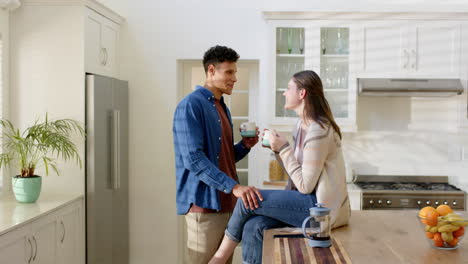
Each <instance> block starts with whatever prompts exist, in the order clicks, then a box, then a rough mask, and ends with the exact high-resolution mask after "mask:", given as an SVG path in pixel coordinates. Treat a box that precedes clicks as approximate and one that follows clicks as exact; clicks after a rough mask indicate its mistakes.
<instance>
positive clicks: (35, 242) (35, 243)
mask: <svg viewBox="0 0 468 264" xmlns="http://www.w3.org/2000/svg"><path fill="white" fill-rule="evenodd" d="M33 240H34V246H35V248H36V251H35V252H34V257H33V261H35V260H36V256H37V241H36V237H34V236H33Z"/></svg>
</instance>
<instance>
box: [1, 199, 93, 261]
mask: <svg viewBox="0 0 468 264" xmlns="http://www.w3.org/2000/svg"><path fill="white" fill-rule="evenodd" d="M82 212H83V199H79V200H77V201H75V202H74V203H72V204H70V205H67V206H65V207H63V208H60V209H57V210H55V211H53V212H50V213H48V214H46V215H43V216H41V217H39V218H38V219H36V220H34V221H33V222H31V223H28V224H25V225H23V226H21V227H18V228H17V229H14V230H12V231H10V232H8V233H6V234H3V235H1V236H0V263H11V264H23V263H27V264H64V263H66V264H83V263H84V256H85V253H84V224H83V223H84V222H83V215H82Z"/></svg>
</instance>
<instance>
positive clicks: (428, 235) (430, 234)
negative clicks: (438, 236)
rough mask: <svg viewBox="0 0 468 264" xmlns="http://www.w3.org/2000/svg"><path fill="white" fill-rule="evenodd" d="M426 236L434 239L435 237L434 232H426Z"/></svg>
mask: <svg viewBox="0 0 468 264" xmlns="http://www.w3.org/2000/svg"><path fill="white" fill-rule="evenodd" d="M426 237H427V238H429V239H432V238H434V233H431V232H426Z"/></svg>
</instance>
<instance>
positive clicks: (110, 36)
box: [85, 8, 120, 77]
mask: <svg viewBox="0 0 468 264" xmlns="http://www.w3.org/2000/svg"><path fill="white" fill-rule="evenodd" d="M85 15H86V20H85V23H86V24H85V70H86V72H89V73H95V74H99V75H104V76H110V77H117V76H118V58H119V57H118V54H119V52H118V51H119V45H118V43H119V32H120V26H119V24H117V23H115V22H114V21H112V20H110V19H109V18H107V17H105V16H103V15H101V14H99V13H97V12H96V11H94V10H92V9H90V8H86V9H85Z"/></svg>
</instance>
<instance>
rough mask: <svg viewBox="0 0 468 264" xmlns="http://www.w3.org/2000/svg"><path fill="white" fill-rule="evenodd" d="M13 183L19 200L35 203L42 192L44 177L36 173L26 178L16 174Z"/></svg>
mask: <svg viewBox="0 0 468 264" xmlns="http://www.w3.org/2000/svg"><path fill="white" fill-rule="evenodd" d="M11 184H12V185H13V193H14V194H15V197H16V200H17V201H18V202H20V203H34V202H35V201H36V200H37V198H39V194H40V193H41V186H42V178H41V176H36V175H34V176H32V177H26V178H23V177H18V176H15V177H13V179H12V182H11Z"/></svg>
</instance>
